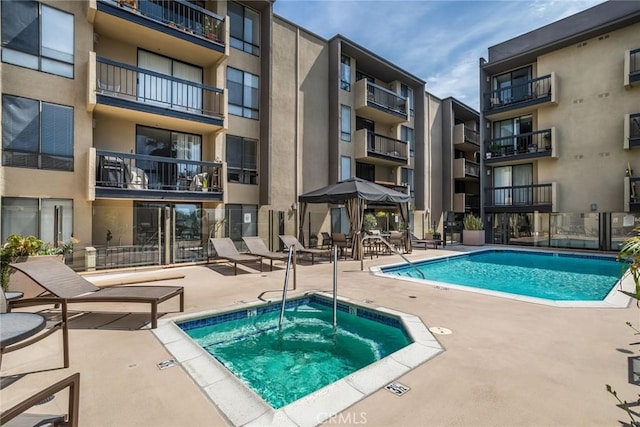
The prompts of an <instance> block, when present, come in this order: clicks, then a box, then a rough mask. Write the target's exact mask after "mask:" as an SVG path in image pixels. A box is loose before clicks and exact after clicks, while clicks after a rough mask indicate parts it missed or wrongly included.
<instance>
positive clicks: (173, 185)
mask: <svg viewBox="0 0 640 427" xmlns="http://www.w3.org/2000/svg"><path fill="white" fill-rule="evenodd" d="M222 167H223V166H222V163H214V162H199V161H195V160H183V159H173V158H168V157H161V156H149V155H143V154H128V153H118V152H111V151H96V187H97V188H100V187H103V188H104V187H109V188H121V189H129V190H138V191H139V190H161V191H175V192H178V191H179V192H184V191H193V192H213V193H221V192H222V190H223V187H222V186H223V182H222Z"/></svg>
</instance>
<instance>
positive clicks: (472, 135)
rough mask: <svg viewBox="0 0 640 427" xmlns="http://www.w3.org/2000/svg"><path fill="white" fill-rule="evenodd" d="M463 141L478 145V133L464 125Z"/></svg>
mask: <svg viewBox="0 0 640 427" xmlns="http://www.w3.org/2000/svg"><path fill="white" fill-rule="evenodd" d="M464 141H465V142H468V143H469V144H474V145H480V134H479V133H478V132H477V131H475V130H474V129H471V128H468V127H466V126H465V127H464Z"/></svg>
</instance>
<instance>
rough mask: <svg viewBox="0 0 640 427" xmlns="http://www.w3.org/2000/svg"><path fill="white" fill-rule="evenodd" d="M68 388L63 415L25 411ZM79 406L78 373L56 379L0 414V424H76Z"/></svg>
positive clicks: (69, 426)
mask: <svg viewBox="0 0 640 427" xmlns="http://www.w3.org/2000/svg"><path fill="white" fill-rule="evenodd" d="M66 388H69V407H68V410H67V413H66V414H64V415H60V414H58V415H49V414H42V413H38V414H35V413H33V414H31V413H26V411H27V410H29V409H30V408H31V407H33V406H35V405H39V404H42V402H43V401H45V400H46V399H47V398H49V397H50V396H52V395H54V394H56V393H58V392H60V391H62V390H64V389H66ZM79 406H80V373H78V372H76V373H75V374H73V375H71V376H69V377H67V378H65V379H63V380H61V381H58V382H57V383H55V384H53V385H51V386H49V387H47V388H45V389H44V390H41V391H39V392H37V393H36V394H34V395H32V396H30V397H29V398H27V399H25V400H23V401H22V402H20V403H18V404H17V405H15V406H13V407H12V408H10V409H7V410H6V411H4V412H2V413H1V414H0V424H1V425H5V424H6V423H8V422H9V421H12V420H13V422H12V423H11V425H29V426H40V425H54V426H68V427H77V426H78V407H79Z"/></svg>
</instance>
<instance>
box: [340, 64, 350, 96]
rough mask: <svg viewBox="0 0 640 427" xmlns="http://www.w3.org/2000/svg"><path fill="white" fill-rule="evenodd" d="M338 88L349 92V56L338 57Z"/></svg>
mask: <svg viewBox="0 0 640 427" xmlns="http://www.w3.org/2000/svg"><path fill="white" fill-rule="evenodd" d="M340 89H342V90H346V91H347V92H351V58H349V57H348V56H345V55H342V56H341V57H340Z"/></svg>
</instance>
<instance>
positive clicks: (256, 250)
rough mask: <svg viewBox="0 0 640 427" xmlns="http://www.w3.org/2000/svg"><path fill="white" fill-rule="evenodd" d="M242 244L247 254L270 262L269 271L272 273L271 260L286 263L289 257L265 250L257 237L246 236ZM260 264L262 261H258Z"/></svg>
mask: <svg viewBox="0 0 640 427" xmlns="http://www.w3.org/2000/svg"><path fill="white" fill-rule="evenodd" d="M242 240H244V244H245V245H247V248H248V249H249V253H251V255H257V256H259V257H260V258H267V259H268V260H269V261H271V271H273V260H274V259H275V260H279V261H286V260H287V258H288V257H289V255H288V254H285V253H282V252H272V251H270V250H269V248H267V245H265V244H264V242H263V241H262V239H261V238H260V237H258V236H246V237H243V238H242ZM260 262H262V260H260Z"/></svg>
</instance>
